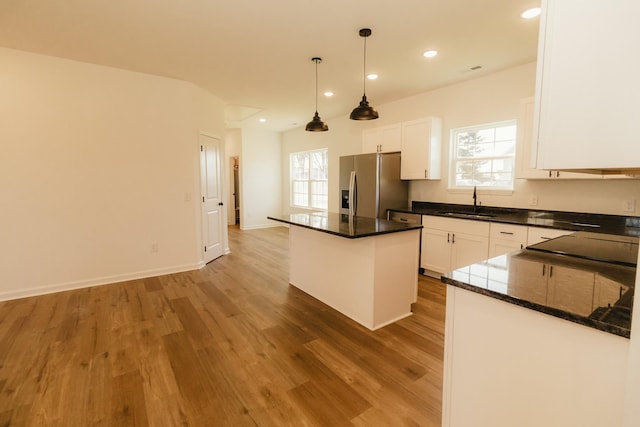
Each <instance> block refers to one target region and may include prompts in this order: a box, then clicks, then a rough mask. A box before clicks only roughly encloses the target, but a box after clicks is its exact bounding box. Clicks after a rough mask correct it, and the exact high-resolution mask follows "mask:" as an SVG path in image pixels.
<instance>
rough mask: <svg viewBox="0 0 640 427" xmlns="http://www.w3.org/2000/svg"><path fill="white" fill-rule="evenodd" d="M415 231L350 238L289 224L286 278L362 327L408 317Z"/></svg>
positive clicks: (415, 263)
mask: <svg viewBox="0 0 640 427" xmlns="http://www.w3.org/2000/svg"><path fill="white" fill-rule="evenodd" d="M419 236H420V230H419V229H413V230H406V231H402V232H396V233H388V234H378V235H374V236H368V237H361V238H357V239H350V238H345V237H341V236H336V235H333V234H328V233H323V232H318V231H315V230H312V229H309V228H304V227H299V226H295V225H291V226H290V228H289V243H290V247H289V251H290V270H289V271H290V276H289V282H290V283H291V284H292V285H293V286H295V287H297V288H299V289H301V290H302V291H304V292H306V293H308V294H309V295H311V296H313V297H315V298H317V299H318V300H320V301H322V302H324V303H325V304H327V305H329V306H330V307H332V308H334V309H336V310H338V311H339V312H341V313H342V314H344V315H345V316H348V317H349V318H351V319H353V320H355V321H356V322H358V323H360V324H361V325H363V326H365V327H367V328H368V329H371V330H375V329H378V328H381V327H383V326H385V325H388V324H390V323H393V322H395V321H396V320H399V319H402V318H404V317H407V316H409V315H411V304H412V303H414V302H416V299H417V286H418V267H419V266H418V253H419V245H420V237H419Z"/></svg>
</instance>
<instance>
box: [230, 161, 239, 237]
mask: <svg viewBox="0 0 640 427" xmlns="http://www.w3.org/2000/svg"><path fill="white" fill-rule="evenodd" d="M231 166H232V168H231V170H232V171H233V177H232V185H233V189H232V192H231V194H232V195H233V208H234V212H233V217H232V218H234V222H233V223H234V224H236V225H240V159H239V158H238V156H235V157H232V158H231Z"/></svg>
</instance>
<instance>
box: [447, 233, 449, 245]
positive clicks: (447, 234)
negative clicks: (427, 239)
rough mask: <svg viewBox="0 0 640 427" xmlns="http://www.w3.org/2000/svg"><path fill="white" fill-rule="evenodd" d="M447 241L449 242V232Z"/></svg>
mask: <svg viewBox="0 0 640 427" xmlns="http://www.w3.org/2000/svg"><path fill="white" fill-rule="evenodd" d="M447 243H449V233H447Z"/></svg>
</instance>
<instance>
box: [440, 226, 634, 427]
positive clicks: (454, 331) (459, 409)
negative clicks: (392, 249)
mask: <svg viewBox="0 0 640 427" xmlns="http://www.w3.org/2000/svg"><path fill="white" fill-rule="evenodd" d="M582 237H585V238H593V234H592V233H585V234H584V236H582ZM574 238H575V237H574ZM598 238H603V237H601V236H598ZM617 238H619V236H618V237H616V239H617ZM624 239H626V240H625V242H623V243H622V246H623V247H626V246H627V243H626V242H629V243H628V250H629V251H635V252H634V253H635V256H636V259H637V246H638V245H637V238H636V239H635V240H634V239H632V238H628V237H625V238H623V240H624ZM634 241H635V243H634ZM635 276H636V267H635V266H629V265H620V264H615V263H610V262H602V261H595V260H592V259H584V258H577V257H574V256H568V255H560V254H557V253H547V252H541V251H538V250H531V249H525V250H521V251H516V252H513V253H510V254H507V255H501V256H498V257H495V258H491V259H488V260H486V261H483V262H479V263H475V264H472V265H469V266H466V267H463V268H459V269H457V270H454V271H451V272H449V273H447V274H445V275H443V276H442V279H441V280H442V282H444V283H446V284H447V308H446V310H447V312H446V325H445V361H444V365H445V370H444V384H443V389H444V394H443V425H444V426H467V425H474V426H492V427H496V426H513V425H518V426H541V425H544V426H574V425H576V426H577V425H580V426H601V425H611V426H614V425H622V416H623V404H624V396H625V384H626V377H627V358H628V356H627V355H628V351H629V340H628V337H629V335H630V328H631V312H632V309H633V293H634V288H635Z"/></svg>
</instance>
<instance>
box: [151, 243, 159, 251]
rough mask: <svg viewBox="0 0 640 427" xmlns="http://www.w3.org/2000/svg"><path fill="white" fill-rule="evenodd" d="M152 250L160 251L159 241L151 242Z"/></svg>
mask: <svg viewBox="0 0 640 427" xmlns="http://www.w3.org/2000/svg"><path fill="white" fill-rule="evenodd" d="M151 252H154V253H155V252H158V242H151Z"/></svg>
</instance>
